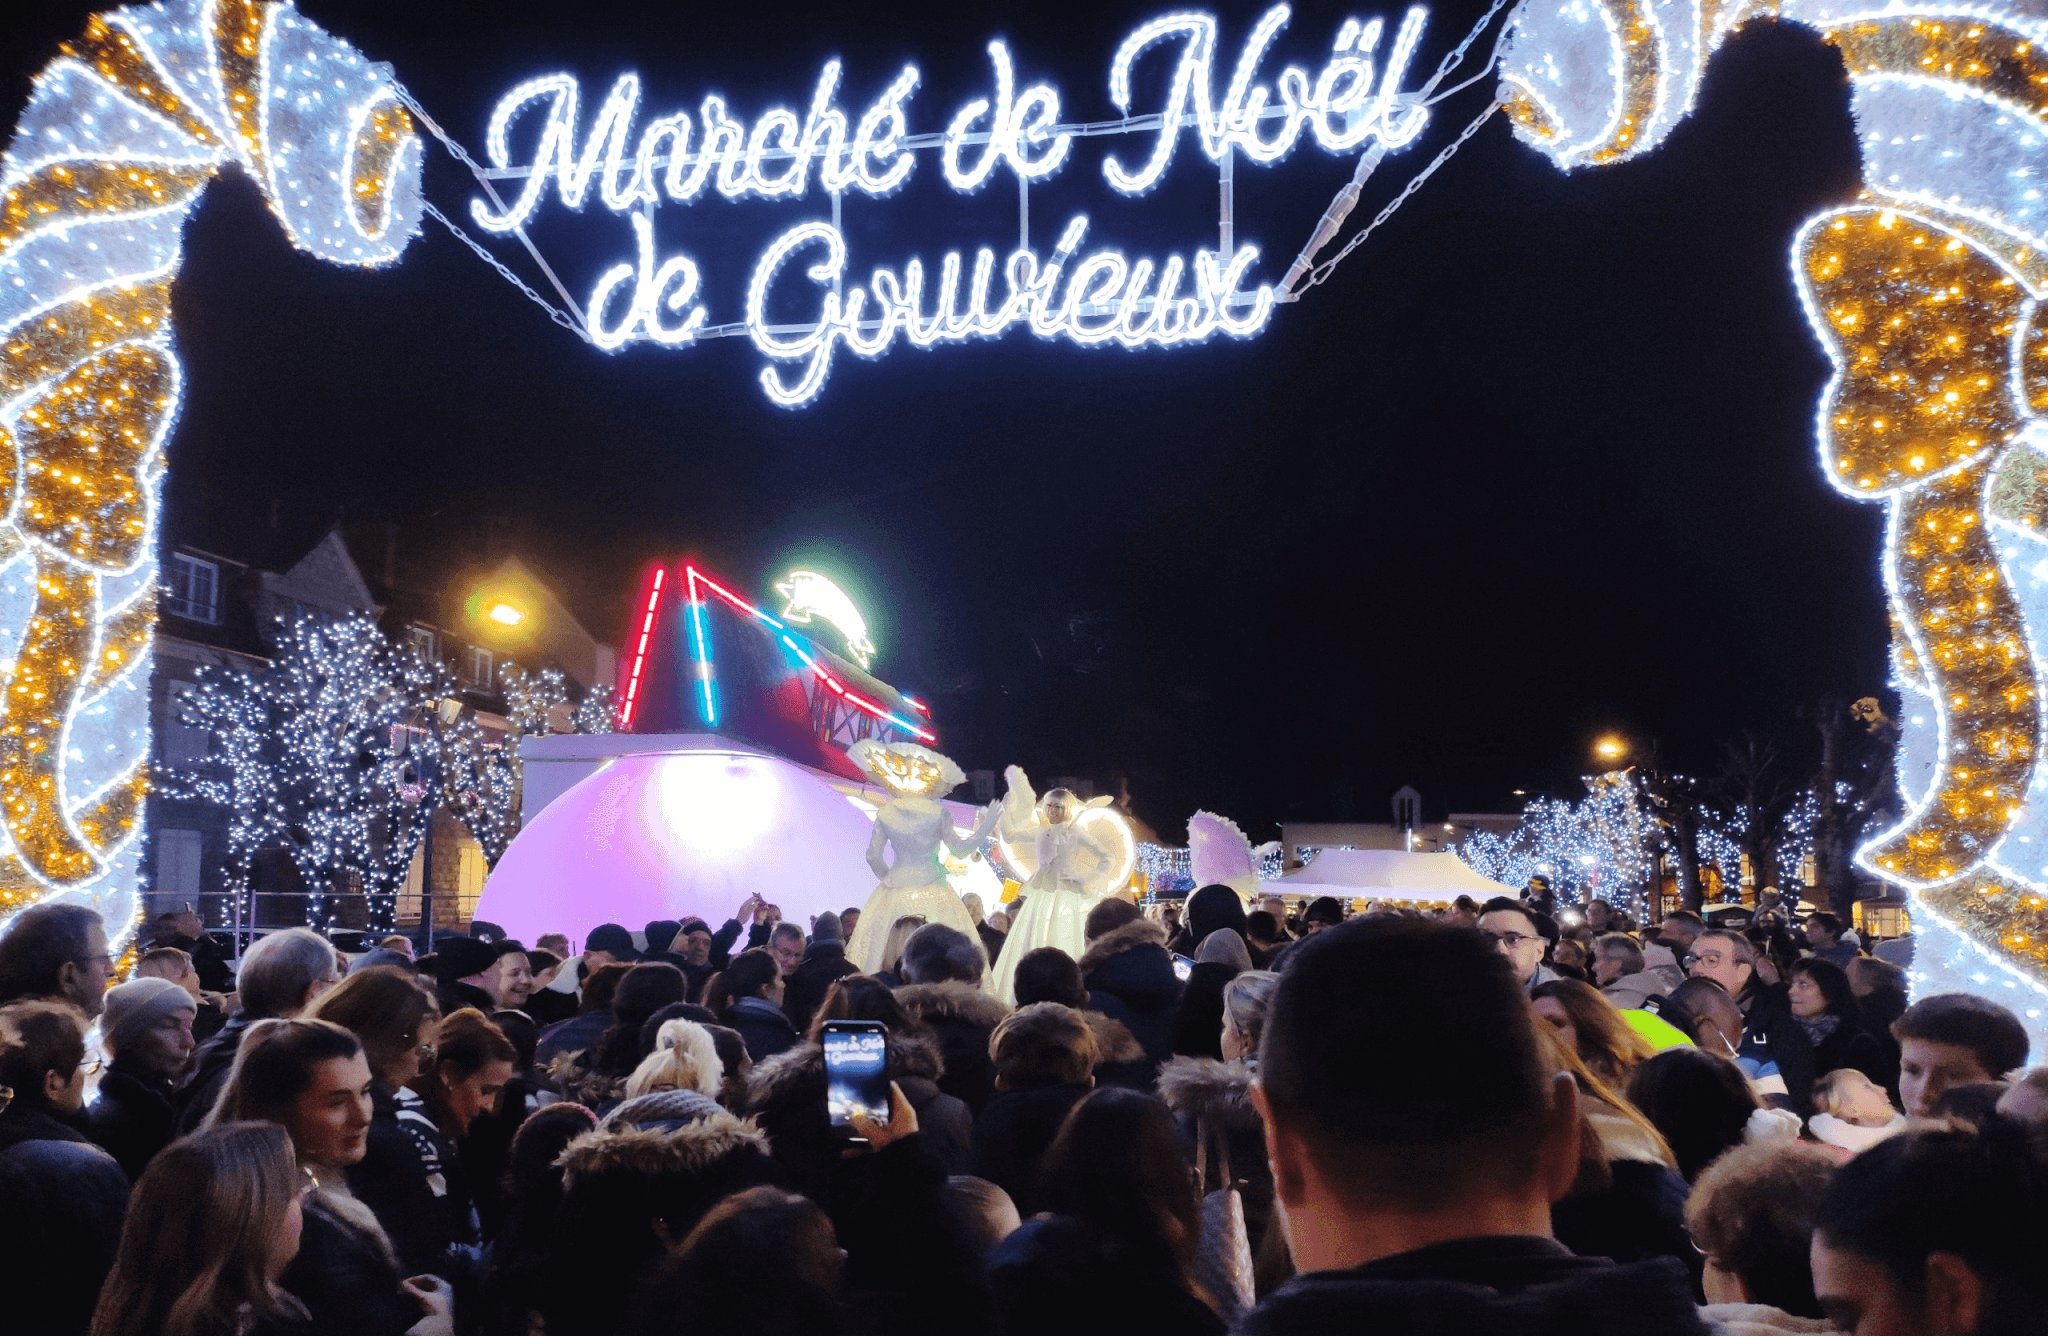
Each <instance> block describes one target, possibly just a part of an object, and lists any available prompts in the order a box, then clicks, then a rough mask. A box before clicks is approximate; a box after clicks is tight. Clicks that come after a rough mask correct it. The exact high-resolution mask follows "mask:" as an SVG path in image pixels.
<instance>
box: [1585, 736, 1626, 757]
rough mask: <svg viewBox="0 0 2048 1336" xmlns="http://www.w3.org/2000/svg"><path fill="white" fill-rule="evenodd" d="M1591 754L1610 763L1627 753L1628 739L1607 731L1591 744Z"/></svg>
mask: <svg viewBox="0 0 2048 1336" xmlns="http://www.w3.org/2000/svg"><path fill="white" fill-rule="evenodd" d="M1593 754H1594V755H1595V756H1597V757H1599V758H1600V759H1601V760H1603V761H1606V762H1609V763H1610V764H1611V763H1613V762H1615V761H1619V760H1620V759H1621V758H1622V757H1624V756H1626V755H1628V740H1627V739H1625V738H1622V737H1619V736H1617V735H1616V734H1613V733H1609V734H1608V735H1607V736H1606V737H1603V738H1601V739H1600V740H1599V741H1597V742H1595V743H1594V744H1593Z"/></svg>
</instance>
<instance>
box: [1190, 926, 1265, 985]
mask: <svg viewBox="0 0 2048 1336" xmlns="http://www.w3.org/2000/svg"><path fill="white" fill-rule="evenodd" d="M1195 963H1196V964H1198V965H1228V966H1229V967H1230V968H1231V969H1233V970H1236V971H1237V972H1238V973H1240V974H1242V973H1243V972H1244V971H1246V970H1248V969H1250V968H1251V967H1252V953H1251V951H1250V950H1249V949H1247V948H1246V946H1245V944H1244V938H1242V937H1240V936H1238V935H1237V934H1236V933H1235V932H1233V931H1231V930H1230V929H1229V928H1218V929H1217V930H1216V931H1214V932H1212V933H1210V934H1209V935H1208V936H1207V937H1204V938H1203V939H1202V944H1201V945H1200V946H1198V947H1196V948H1195Z"/></svg>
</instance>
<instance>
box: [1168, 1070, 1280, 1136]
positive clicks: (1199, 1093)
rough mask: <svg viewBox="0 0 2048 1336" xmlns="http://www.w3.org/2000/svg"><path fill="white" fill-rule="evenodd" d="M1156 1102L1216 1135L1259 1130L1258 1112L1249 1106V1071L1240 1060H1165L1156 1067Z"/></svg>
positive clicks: (1250, 1072)
mask: <svg viewBox="0 0 2048 1336" xmlns="http://www.w3.org/2000/svg"><path fill="white" fill-rule="evenodd" d="M1159 1098H1161V1099H1163V1100H1165V1101H1166V1104H1167V1107H1168V1108H1170V1109H1172V1110H1173V1111H1174V1112H1175V1113H1177V1114H1180V1115H1181V1116H1182V1117H1186V1118H1194V1119H1196V1120H1198V1121H1200V1122H1203V1123H1207V1124H1208V1125H1209V1126H1210V1127H1212V1128H1214V1129H1216V1130H1217V1131H1219V1132H1237V1131H1247V1132H1248V1131H1251V1130H1253V1129H1254V1128H1257V1127H1259V1126H1260V1121H1259V1111H1258V1110H1257V1109H1256V1108H1254V1107H1253V1106H1252V1069H1251V1067H1250V1066H1249V1065H1248V1064H1246V1063H1245V1062H1244V1061H1242V1060H1241V1059H1240V1060H1236V1061H1231V1062H1219V1061H1217V1060H1216V1059H1215V1058H1191V1057H1176V1058H1169V1059H1167V1060H1166V1061H1165V1062H1164V1063H1162V1064H1160V1067H1159Z"/></svg>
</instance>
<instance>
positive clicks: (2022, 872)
mask: <svg viewBox="0 0 2048 1336" xmlns="http://www.w3.org/2000/svg"><path fill="white" fill-rule="evenodd" d="M1758 18H1776V19H1781V20H1784V21H1787V22H1792V23H1799V24H1802V25H1805V26H1807V27H1811V28H1814V29H1817V30H1818V31H1819V32H1820V33H1821V34H1822V35H1823V37H1824V38H1825V40H1826V41H1828V42H1829V43H1830V44H1832V45H1833V46H1835V47H1836V48H1837V49H1838V50H1840V51H1841V53H1842V57H1843V60H1844V63H1845V64H1846V66H1847V69H1848V75H1849V85H1850V98H1851V106H1852V111H1853V113H1854V116H1855V120H1856V126H1857V130H1858V137H1859V141H1860V147H1861V152H1862V158H1863V163H1862V166H1863V189H1862V191H1861V193H1860V194H1859V196H1858V198H1856V199H1855V200H1853V201H1852V202H1850V203H1848V204H1845V205H1843V206H1840V207H1837V208H1831V209H1828V210H1825V211H1823V212H1822V213H1820V214H1818V215H1817V216H1815V217H1813V218H1811V219H1809V220H1808V221H1807V222H1806V224H1805V225H1804V226H1803V227H1802V228H1801V229H1800V231H1799V233H1798V236H1797V238H1796V240H1795V241H1794V243H1793V248H1792V273H1793V280H1794V283H1795V284H1796V286H1797V288H1798V291H1799V296H1800V299H1801V301H1802V302H1803V303H1804V306H1805V309H1806V312H1807V315H1808V318H1809V319H1810V321H1811V323H1812V325H1813V328H1814V331H1815V333H1816V335H1817V336H1818V338H1819V339H1820V342H1821V343H1822V345H1823V346H1824V347H1825V348H1826V350H1827V353H1828V356H1829V358H1830V359H1831V360H1832V362H1833V364H1834V368H1835V370H1834V375H1833V377H1832V378H1831V379H1830V381H1829V383H1828V386H1827V389H1826V391H1825V392H1824V393H1823V395H1822V399H1821V404H1820V408H1819V412H1818V414H1817V420H1816V423H1815V431H1816V437H1817V443H1818V447H1819V452H1820V458H1821V467H1822V470H1823V472H1824V473H1825V474H1826V475H1827V478H1828V481H1829V482H1830V483H1831V484H1832V485H1833V486H1834V487H1835V488H1836V489H1837V490H1838V491H1840V492H1842V493H1844V494H1845V495H1848V496H1850V497H1853V498H1856V499H1858V500H1866V501H1876V502H1881V503H1883V504H1884V505H1885V507H1886V511H1887V518H1888V523H1887V527H1886V542H1885V551H1884V557H1883V576H1884V582H1885V590H1886V594H1887V596H1888V599H1889V602H1890V608H1891V616H1892V628H1893V648H1892V661H1893V674H1894V680H1895V681H1896V683H1897V685H1898V687H1899V690H1900V694H1901V697H1902V700H1903V703H1904V708H1903V714H1904V716H1905V717H1904V719H1903V720H1902V721H1901V722H1902V729H1903V732H1902V742H1901V746H1900V751H1899V760H1898V766H1899V778H1900V789H1901V792H1902V793H1903V794H1904V795H1905V796H1906V798H1907V810H1906V813H1905V816H1904V817H1903V819H1902V820H1900V821H1899V822H1898V823H1897V824H1896V825H1894V826H1893V827H1892V828H1890V829H1887V830H1884V831H1881V832H1879V833H1878V834H1876V835H1875V836H1874V837H1872V838H1871V839H1870V840H1869V841H1868V842H1866V843H1865V844H1864V846H1863V847H1862V848H1861V849H1860V850H1858V853H1857V859H1858V861H1859V863H1861V864H1862V865H1863V866H1864V867H1865V868H1866V869H1868V870H1869V871H1871V872H1873V873H1875V874H1876V875H1877V876H1879V877H1881V878H1883V879H1884V880H1886V881H1888V882H1890V883H1891V884H1893V885H1895V886H1899V887H1902V888H1904V889H1906V890H1907V891H1908V892H1910V893H1911V896H1912V900H1913V918H1914V935H1915V939H1916V951H1915V961H1914V966H1913V969H1912V974H1913V975H1914V985H1915V990H1916V991H1923V990H1924V991H1947V990H1952V989H1962V990H1967V991H1973V992H1979V993H1984V994H1986V995H1989V996H1993V997H1998V998H2000V999H2001V1000H2004V1001H2006V1002H2007V1003H2009V1004H2010V1005H2012V1006H2013V1007H2014V1009H2015V1010H2016V1011H2018V1012H2020V1013H2021V1014H2022V1016H2023V1017H2024V1018H2025V1019H2026V1021H2027V1024H2028V1027H2029V1028H2030V1029H2031V1030H2032V1031H2033V1032H2034V1034H2035V1036H2036V1041H2037V1042H2041V1041H2042V1040H2044V1039H2048V767H2044V764H2043V761H2044V754H2043V753H2044V742H2048V739H2044V736H2043V716H2042V710H2043V700H2042V692H2043V685H2044V683H2048V657H2044V655H2048V311H2044V310H2043V301H2044V299H2048V197H2044V195H2043V193H2042V190H2041V182H2042V178H2043V173H2044V171H2048V20H2044V18H2042V17H2040V16H2037V15H2030V14H2027V13H2023V12H2021V11H2020V10H2019V9H2018V8H2017V7H2016V6H2013V5H2011V4H2007V5H1966V4H1943V3H1929V2H1928V0H1906V2H1904V3H1892V4H1888V5H1883V6H1879V5H1873V4H1871V3H1869V2H1868V0H1860V2H1859V0H1782V3H1768V2H1762V3H1760V2H1758V0H1524V3H1523V4H1522V5H1521V6H1520V7H1519V8H1518V9H1517V10H1516V12H1515V14H1514V15H1513V17H1512V19H1511V20H1510V25H1509V29H1508V33H1507V36H1506V38H1505V41H1504V43H1503V47H1502V51H1501V57H1500V59H1501V64H1500V75H1501V84H1500V96H1501V100H1502V102H1503V104H1504V105H1505V107H1506V109H1507V111H1508V114H1509V117H1510V119H1511V121H1512V122H1513V124H1514V127H1515V133H1516V134H1517V135H1518V136H1519V137H1520V138H1521V139H1522V140H1523V141H1524V142H1526V143H1528V144H1530V145H1531V146H1533V147H1535V148H1536V149H1537V150H1539V151H1540V152H1542V153H1544V154H1545V155H1546V156H1548V157H1549V158H1550V159H1551V160H1552V161H1553V162H1555V163H1556V164H1557V165H1558V166H1560V167H1563V168H1566V169H1568V170H1569V169H1575V168H1579V167H1586V166H1599V165H1603V164H1608V163H1615V162H1620V161H1623V160H1625V159H1628V158H1632V157H1634V156H1636V155H1638V154H1641V153H1646V152H1648V151H1650V150H1652V149H1654V148H1655V147H1656V146H1657V145H1658V144H1659V143H1660V142H1661V141H1662V140H1663V138H1664V136H1665V135H1667V134H1668V133H1669V132H1670V130H1671V129H1672V127H1673V126H1675V125H1676V124H1677V123H1678V122H1679V121H1680V120H1681V119H1683V118H1684V116H1685V115H1686V114H1687V113H1688V112H1689V111H1690V110H1691V108H1692V105H1693V99H1694V95H1695V94H1696V93H1697V91H1698V89H1699V87H1700V79H1701V75H1702V73H1703V72H1704V70H1705V68H1706V66H1707V64H1708V63H1709V61H1710V59H1711V57H1712V55H1713V53H1714V51H1715V49H1716V48H1717V47H1718V46H1719V45H1720V44H1721V43H1722V42H1723V41H1724V40H1726V38H1727V37H1728V36H1729V34H1731V33H1732V32H1734V31H1735V30H1736V29H1737V28H1738V27H1740V26H1741V25H1742V24H1744V23H1746V22H1748V21H1750V20H1753V19H1758Z"/></svg>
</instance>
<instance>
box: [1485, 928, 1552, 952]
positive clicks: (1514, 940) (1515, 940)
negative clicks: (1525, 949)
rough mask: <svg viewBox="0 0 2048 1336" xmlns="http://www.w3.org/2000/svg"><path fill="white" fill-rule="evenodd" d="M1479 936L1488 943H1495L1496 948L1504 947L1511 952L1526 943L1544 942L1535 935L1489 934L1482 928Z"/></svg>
mask: <svg viewBox="0 0 2048 1336" xmlns="http://www.w3.org/2000/svg"><path fill="white" fill-rule="evenodd" d="M1479 935H1480V936H1481V937H1484V938H1485V939H1486V940H1487V941H1489V942H1491V943H1493V944H1494V945H1495V946H1504V947H1506V948H1507V949H1508V950H1510V951H1512V950H1514V949H1515V948H1516V947H1518V946H1520V945H1521V944H1522V943H1524V942H1534V941H1540V940H1542V939H1541V938H1540V937H1539V936H1537V935H1536V934H1534V933H1527V932H1488V931H1486V930H1485V929H1484V928H1481V929H1480V930H1479Z"/></svg>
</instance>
